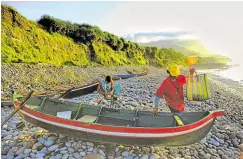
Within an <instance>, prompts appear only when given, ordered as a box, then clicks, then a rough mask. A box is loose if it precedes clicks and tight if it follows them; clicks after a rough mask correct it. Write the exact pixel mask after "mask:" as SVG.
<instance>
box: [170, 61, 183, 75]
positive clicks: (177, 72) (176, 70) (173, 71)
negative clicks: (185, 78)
mask: <svg viewBox="0 0 243 159" xmlns="http://www.w3.org/2000/svg"><path fill="white" fill-rule="evenodd" d="M168 71H169V72H170V74H171V76H179V75H180V74H181V73H180V70H179V66H178V65H176V64H171V65H169V66H168Z"/></svg>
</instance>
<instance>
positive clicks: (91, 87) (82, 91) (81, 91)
mask: <svg viewBox="0 0 243 159" xmlns="http://www.w3.org/2000/svg"><path fill="white" fill-rule="evenodd" d="M98 85H99V82H94V83H91V84H88V85H84V86H82V87H78V88H74V89H72V90H70V91H69V92H68V93H65V95H64V96H63V97H62V98H63V99H71V98H75V97H79V96H82V95H86V94H90V93H93V92H94V91H96V90H97V87H98Z"/></svg>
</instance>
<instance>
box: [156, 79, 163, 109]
mask: <svg viewBox="0 0 243 159" xmlns="http://www.w3.org/2000/svg"><path fill="white" fill-rule="evenodd" d="M165 82H166V80H164V81H163V83H162V84H161V85H160V87H159V88H158V89H157V91H156V93H155V98H154V108H158V105H159V101H160V98H163V96H164V89H165Z"/></svg>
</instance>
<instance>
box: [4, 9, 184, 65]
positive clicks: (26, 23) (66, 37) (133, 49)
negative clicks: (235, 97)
mask: <svg viewBox="0 0 243 159" xmlns="http://www.w3.org/2000/svg"><path fill="white" fill-rule="evenodd" d="M1 8H2V12H1V15H2V23H1V25H2V41H1V44H2V46H1V49H2V51H1V53H2V54H1V61H2V63H28V64H38V63H42V64H51V65H55V66H63V65H72V66H82V67H84V66H101V65H103V66H125V65H152V66H158V67H161V66H162V67H163V66H166V65H167V64H168V63H170V62H176V63H178V64H181V65H186V63H185V56H184V55H183V54H181V53H178V52H176V51H174V50H172V49H166V48H157V47H143V46H139V45H138V44H137V43H133V42H130V41H126V40H124V39H123V38H119V37H117V36H116V35H113V34H111V33H108V32H104V31H102V30H100V29H99V28H98V27H97V26H90V25H88V24H75V23H74V24H73V23H71V22H67V21H62V20H60V19H56V18H53V17H50V16H47V15H44V16H42V17H41V19H40V20H39V21H38V22H34V21H31V20H27V19H26V18H25V17H23V16H22V15H21V14H19V13H18V12H17V11H16V10H15V9H14V8H12V7H8V6H5V5H1Z"/></svg>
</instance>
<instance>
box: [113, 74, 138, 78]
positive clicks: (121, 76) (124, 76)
mask: <svg viewBox="0 0 243 159" xmlns="http://www.w3.org/2000/svg"><path fill="white" fill-rule="evenodd" d="M114 76H115V77H118V78H121V79H128V78H132V77H136V76H137V74H134V73H133V74H117V75H114Z"/></svg>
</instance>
